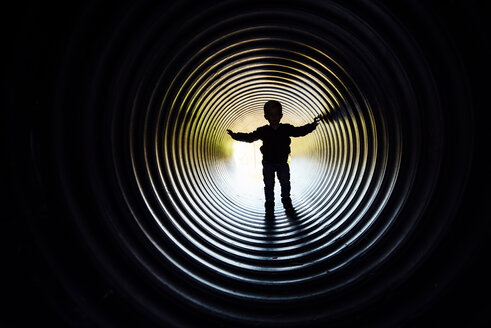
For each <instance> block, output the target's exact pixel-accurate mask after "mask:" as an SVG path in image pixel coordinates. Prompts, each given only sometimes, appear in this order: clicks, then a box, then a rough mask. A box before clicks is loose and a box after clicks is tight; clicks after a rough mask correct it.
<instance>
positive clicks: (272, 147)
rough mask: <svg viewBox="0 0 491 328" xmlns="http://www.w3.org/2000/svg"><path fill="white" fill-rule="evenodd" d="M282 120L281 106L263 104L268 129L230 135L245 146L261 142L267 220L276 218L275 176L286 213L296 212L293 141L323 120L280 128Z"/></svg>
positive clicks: (277, 103) (262, 127)
mask: <svg viewBox="0 0 491 328" xmlns="http://www.w3.org/2000/svg"><path fill="white" fill-rule="evenodd" d="M282 116H283V112H282V107H281V103H280V102H278V101H276V100H270V101H268V102H266V104H264V118H265V119H266V120H267V121H268V122H269V125H264V126H261V127H259V128H257V129H256V130H255V131H253V132H250V133H241V132H237V133H235V132H232V131H231V130H227V133H228V134H229V135H230V136H231V137H232V139H234V140H237V141H244V142H254V141H256V140H259V139H260V140H262V141H263V145H262V146H261V148H260V149H261V153H262V154H263V160H262V164H263V179H264V196H265V199H266V202H265V203H264V207H265V209H266V218H273V217H274V183H275V181H274V180H275V173H276V174H277V176H278V180H279V181H280V185H281V202H282V203H283V207H284V208H285V211H286V212H287V213H291V212H293V206H292V200H291V198H290V167H289V165H288V155H289V154H290V143H291V141H290V137H303V136H305V135H307V134H309V133H310V132H312V131H314V130H315V128H316V126H317V124H318V123H319V120H320V118H319V117H316V118H315V119H314V122H312V123H309V124H306V125H303V126H299V127H296V126H293V125H291V124H281V123H280V120H281V118H282Z"/></svg>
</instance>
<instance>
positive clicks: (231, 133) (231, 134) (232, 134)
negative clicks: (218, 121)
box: [227, 130, 235, 138]
mask: <svg viewBox="0 0 491 328" xmlns="http://www.w3.org/2000/svg"><path fill="white" fill-rule="evenodd" d="M227 133H228V135H229V136H231V137H232V138H233V137H234V134H235V133H233V132H232V131H231V130H227Z"/></svg>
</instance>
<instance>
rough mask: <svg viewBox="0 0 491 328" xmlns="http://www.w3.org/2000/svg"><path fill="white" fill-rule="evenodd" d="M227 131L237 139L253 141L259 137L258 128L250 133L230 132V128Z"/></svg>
mask: <svg viewBox="0 0 491 328" xmlns="http://www.w3.org/2000/svg"><path fill="white" fill-rule="evenodd" d="M227 133H228V134H229V135H230V136H231V137H232V139H234V140H237V141H244V142H254V141H256V140H259V138H260V136H259V132H258V130H255V131H254V132H251V133H242V132H232V131H231V130H227Z"/></svg>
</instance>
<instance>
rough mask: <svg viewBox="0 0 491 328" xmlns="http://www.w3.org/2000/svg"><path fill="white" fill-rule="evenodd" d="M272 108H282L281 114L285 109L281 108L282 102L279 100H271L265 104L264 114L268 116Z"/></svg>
mask: <svg viewBox="0 0 491 328" xmlns="http://www.w3.org/2000/svg"><path fill="white" fill-rule="evenodd" d="M272 108H278V109H279V110H280V114H282V113H283V110H282V108H281V103H280V102H279V101H277V100H269V101H267V102H266V103H265V104H264V116H266V117H267V116H268V115H269V112H270V111H271V109H272Z"/></svg>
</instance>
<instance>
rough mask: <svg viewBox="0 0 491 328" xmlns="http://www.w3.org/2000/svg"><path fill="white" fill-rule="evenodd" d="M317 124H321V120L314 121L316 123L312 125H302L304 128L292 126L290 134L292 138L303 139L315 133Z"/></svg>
mask: <svg viewBox="0 0 491 328" xmlns="http://www.w3.org/2000/svg"><path fill="white" fill-rule="evenodd" d="M317 124H319V120H318V118H317V117H316V118H315V119H314V122H312V123H308V124H305V125H302V126H293V125H290V126H291V128H290V133H289V134H290V136H292V137H303V136H305V135H307V134H309V133H310V132H312V131H314V130H315V128H316V127H317Z"/></svg>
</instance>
